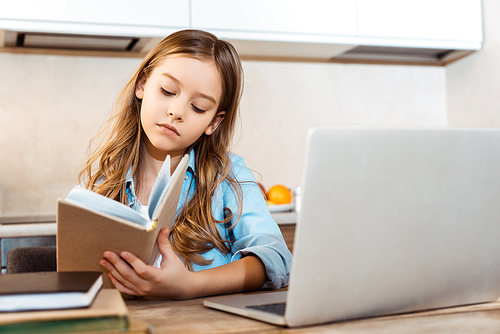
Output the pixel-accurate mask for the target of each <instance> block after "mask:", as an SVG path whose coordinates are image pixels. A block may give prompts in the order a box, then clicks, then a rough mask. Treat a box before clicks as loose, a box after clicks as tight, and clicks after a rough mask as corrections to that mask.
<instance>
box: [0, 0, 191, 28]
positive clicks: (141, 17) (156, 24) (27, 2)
mask: <svg viewBox="0 0 500 334" xmlns="http://www.w3.org/2000/svg"><path fill="white" fill-rule="evenodd" d="M0 20H1V21H2V27H0V28H3V29H7V30H9V29H10V30H27V31H45V32H50V31H51V30H53V31H60V30H61V27H66V28H67V29H68V31H67V32H68V33H93V32H100V34H106V33H110V34H113V33H116V34H119V33H120V32H122V31H124V30H126V31H130V32H133V31H134V29H136V31H138V33H139V35H140V33H141V30H144V28H149V29H150V31H151V30H154V29H155V28H160V29H161V28H165V27H173V28H177V27H181V28H187V27H189V0H141V1H134V0H86V1H68V0H43V1H40V0H15V1H2V9H1V10H0ZM96 26H99V28H94V27H96Z"/></svg>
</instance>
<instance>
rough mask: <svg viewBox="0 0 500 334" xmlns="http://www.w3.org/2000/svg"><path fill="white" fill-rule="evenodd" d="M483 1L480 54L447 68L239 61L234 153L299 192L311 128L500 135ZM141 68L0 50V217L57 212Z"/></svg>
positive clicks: (487, 5)
mask: <svg viewBox="0 0 500 334" xmlns="http://www.w3.org/2000/svg"><path fill="white" fill-rule="evenodd" d="M483 3H484V5H483V7H484V14H485V46H484V49H483V50H482V51H480V52H479V53H477V54H475V55H472V56H469V57H468V58H466V59H463V60H460V61H458V62H456V63H454V64H451V65H449V66H447V67H424V66H392V65H354V64H349V65H347V64H323V63H290V62H256V61H245V62H244V64H243V65H244V70H245V75H246V80H245V82H246V83H245V85H246V86H245V93H244V97H243V101H242V106H241V124H240V126H239V130H238V135H237V140H236V142H235V146H234V151H235V152H237V153H238V154H241V155H242V156H244V157H245V159H246V161H247V164H248V165H249V166H250V167H251V168H252V169H254V170H255V171H256V172H258V173H259V174H260V176H259V175H257V177H258V179H259V180H261V181H262V182H263V184H264V185H265V186H266V187H269V186H271V185H273V184H276V183H282V184H285V185H287V186H289V187H295V186H296V185H299V184H300V180H301V173H302V164H303V161H302V157H303V154H304V150H305V142H304V141H305V137H306V134H307V130H308V128H309V127H310V126H312V125H314V124H318V123H335V124H366V125H374V124H377V125H378V124H382V125H431V126H434V125H437V126H444V125H448V124H449V125H461V126H464V125H465V126H471V125H472V126H500V113H498V112H496V110H497V109H498V107H497V105H496V104H497V100H498V98H496V97H495V96H498V94H497V91H498V90H499V87H500V86H499V81H500V71H497V70H496V69H499V68H498V67H500V65H499V62H498V60H497V59H498V54H500V53H499V52H498V51H500V50H498V49H499V48H500V45H499V40H500V31H499V29H500V25H498V24H495V23H494V22H495V15H496V14H498V13H500V3H498V2H497V0H484V1H483ZM139 61H140V60H139V59H133V58H97V57H75V56H49V55H20V54H7V53H0V216H17V215H37V214H54V213H55V209H56V206H55V201H56V199H57V198H58V197H64V196H65V195H66V194H67V193H68V191H69V190H70V189H71V187H72V186H73V185H74V184H75V183H76V173H77V171H78V169H79V167H80V166H81V163H82V162H83V158H84V156H85V154H86V149H87V145H88V141H89V139H90V138H92V137H93V136H94V135H95V134H96V133H97V130H98V127H99V126H100V125H101V124H102V122H103V121H104V120H105V119H106V118H107V117H108V116H109V113H110V111H111V107H112V103H113V100H114V98H115V96H116V94H117V93H118V91H119V90H120V89H121V87H122V86H123V85H124V84H125V82H126V80H127V79H128V77H129V76H130V75H131V73H132V72H133V70H134V69H135V67H136V66H137V65H138V63H139Z"/></svg>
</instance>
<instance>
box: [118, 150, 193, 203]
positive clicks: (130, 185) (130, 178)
mask: <svg viewBox="0 0 500 334" xmlns="http://www.w3.org/2000/svg"><path fill="white" fill-rule="evenodd" d="M194 162H195V154H194V150H191V151H190V152H189V160H188V166H187V171H188V172H190V173H191V174H192V175H193V176H195V175H196V172H195V168H194ZM125 189H126V191H127V195H128V200H129V205H132V204H133V203H134V201H135V198H136V194H135V184H134V175H133V174H132V166H130V167H129V169H128V172H127V177H126V178H125Z"/></svg>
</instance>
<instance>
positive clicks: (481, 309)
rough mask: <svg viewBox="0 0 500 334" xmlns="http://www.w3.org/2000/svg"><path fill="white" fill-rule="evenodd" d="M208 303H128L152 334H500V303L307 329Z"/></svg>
mask: <svg viewBox="0 0 500 334" xmlns="http://www.w3.org/2000/svg"><path fill="white" fill-rule="evenodd" d="M202 302H203V299H202V298H201V299H193V300H187V301H162V300H154V299H139V300H128V301H127V306H128V309H129V312H130V315H131V316H132V317H134V318H137V319H140V320H143V321H146V322H148V323H149V324H151V325H152V326H153V333H155V334H159V333H213V334H216V333H267V334H269V333H285V332H286V333H454V334H455V333H500V300H498V301H496V302H493V303H487V304H477V305H471V306H464V307H455V308H448V309H441V310H435V311H426V312H417V313H410V314H402V315H394V316H385V317H377V318H369V319H361V320H353V321H347V322H339V323H330V324H326V325H319V326H309V327H302V328H285V327H280V326H274V325H270V324H266V323H263V322H260V321H256V320H251V319H247V318H244V317H240V316H237V315H232V314H229V313H225V312H221V311H218V310H213V309H210V308H207V307H205V306H203V305H202Z"/></svg>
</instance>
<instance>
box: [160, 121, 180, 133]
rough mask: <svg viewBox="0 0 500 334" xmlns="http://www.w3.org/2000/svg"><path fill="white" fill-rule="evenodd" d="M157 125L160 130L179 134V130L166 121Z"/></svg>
mask: <svg viewBox="0 0 500 334" xmlns="http://www.w3.org/2000/svg"><path fill="white" fill-rule="evenodd" d="M158 126H159V127H160V130H161V131H163V132H164V133H166V134H168V135H176V136H180V134H179V131H177V129H176V128H175V126H173V125H170V124H167V123H159V124H158Z"/></svg>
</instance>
